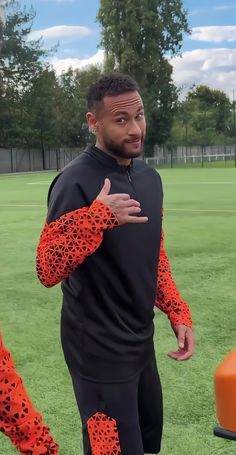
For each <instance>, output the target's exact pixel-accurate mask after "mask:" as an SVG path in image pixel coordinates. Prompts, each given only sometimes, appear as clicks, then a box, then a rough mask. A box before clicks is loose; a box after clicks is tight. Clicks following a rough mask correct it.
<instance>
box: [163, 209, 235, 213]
mask: <svg viewBox="0 0 236 455" xmlns="http://www.w3.org/2000/svg"><path fill="white" fill-rule="evenodd" d="M166 210H167V211H169V212H207V213H208V212H212V213H236V210H230V209H229V210H226V209H222V210H220V209H215V210H214V209H164V211H166Z"/></svg>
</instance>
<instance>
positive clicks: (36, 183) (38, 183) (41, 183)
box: [26, 180, 51, 185]
mask: <svg viewBox="0 0 236 455" xmlns="http://www.w3.org/2000/svg"><path fill="white" fill-rule="evenodd" d="M50 183H51V182H47V181H46V180H44V181H42V182H27V183H26V185H50Z"/></svg>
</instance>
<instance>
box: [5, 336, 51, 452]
mask: <svg viewBox="0 0 236 455" xmlns="http://www.w3.org/2000/svg"><path fill="white" fill-rule="evenodd" d="M0 431H2V432H3V433H5V435H6V436H8V437H9V438H10V440H11V442H12V444H13V445H14V446H15V447H16V449H17V450H19V452H20V453H21V454H22V455H23V454H24V455H57V454H58V445H57V444H56V443H55V441H54V439H53V437H52V435H51V434H50V431H49V428H48V427H47V426H46V425H45V424H44V423H43V421H42V416H41V414H39V412H37V411H36V410H35V408H34V406H33V404H32V402H31V401H30V398H29V396H28V394H27V392H26V390H25V387H24V384H23V382H22V379H21V377H20V376H19V375H18V373H17V371H16V369H15V365H14V362H13V360H12V357H11V354H10V352H9V351H8V350H7V349H6V347H5V346H4V344H3V340H2V336H1V333H0Z"/></svg>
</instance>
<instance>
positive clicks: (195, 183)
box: [164, 181, 236, 185]
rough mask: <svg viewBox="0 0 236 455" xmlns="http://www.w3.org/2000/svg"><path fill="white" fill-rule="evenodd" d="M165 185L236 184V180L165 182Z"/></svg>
mask: <svg viewBox="0 0 236 455" xmlns="http://www.w3.org/2000/svg"><path fill="white" fill-rule="evenodd" d="M164 185H236V181H235V182H164Z"/></svg>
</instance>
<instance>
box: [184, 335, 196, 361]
mask: <svg viewBox="0 0 236 455" xmlns="http://www.w3.org/2000/svg"><path fill="white" fill-rule="evenodd" d="M186 342H187V350H188V352H190V353H191V355H192V354H193V352H194V347H195V339H194V335H193V332H187V334H186Z"/></svg>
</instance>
